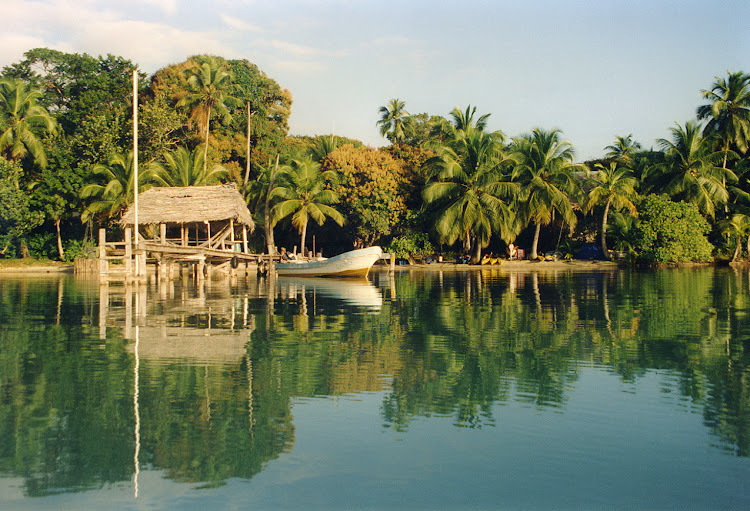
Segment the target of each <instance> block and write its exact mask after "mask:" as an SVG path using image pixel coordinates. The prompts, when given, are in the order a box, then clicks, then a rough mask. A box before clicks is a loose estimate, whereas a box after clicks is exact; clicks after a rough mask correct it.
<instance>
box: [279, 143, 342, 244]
mask: <svg viewBox="0 0 750 511" xmlns="http://www.w3.org/2000/svg"><path fill="white" fill-rule="evenodd" d="M334 176H335V174H334V172H333V171H325V172H321V171H320V164H319V163H317V162H316V161H314V160H313V159H312V158H311V157H310V156H305V157H301V158H296V159H294V160H292V162H291V163H290V164H289V165H288V166H286V167H285V168H284V169H283V171H282V172H281V173H280V175H279V185H278V186H275V187H274V188H273V190H271V192H270V194H269V195H270V198H271V199H272V200H277V201H278V202H277V203H276V205H275V206H273V208H272V209H271V215H272V220H271V227H273V226H275V225H276V224H277V223H278V222H279V221H280V220H281V219H283V218H286V217H287V216H289V215H292V225H293V226H294V227H296V228H297V230H298V232H299V233H300V236H301V239H300V248H301V250H302V252H303V253H304V251H305V235H306V234H307V223H308V222H309V220H310V218H312V219H313V220H315V221H316V222H317V223H318V225H323V223H324V222H325V220H326V218H331V219H332V220H333V221H334V222H336V223H337V224H338V225H343V224H344V217H343V215H342V214H341V213H339V212H338V211H336V210H335V209H334V208H332V207H331V206H329V204H335V203H337V202H338V195H337V194H336V193H335V192H334V191H333V190H331V189H330V188H327V186H326V185H327V184H328V183H329V182H330V181H331V180H332V179H333V178H334Z"/></svg>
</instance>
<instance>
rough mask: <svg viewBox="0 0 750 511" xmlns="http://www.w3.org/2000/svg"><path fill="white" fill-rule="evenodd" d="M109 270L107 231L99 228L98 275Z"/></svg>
mask: <svg viewBox="0 0 750 511" xmlns="http://www.w3.org/2000/svg"><path fill="white" fill-rule="evenodd" d="M107 271H109V262H108V261H107V231H106V230H105V229H99V275H104V274H106V273H107Z"/></svg>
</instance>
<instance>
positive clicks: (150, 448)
mask: <svg viewBox="0 0 750 511" xmlns="http://www.w3.org/2000/svg"><path fill="white" fill-rule="evenodd" d="M685 297H690V299H689V300H688V299H686V298H685ZM0 298H2V301H1V302H0V474H3V475H14V476H17V477H22V478H23V481H24V483H23V491H24V493H25V494H26V495H28V496H42V495H50V494H55V493H59V492H73V491H82V490H89V489H94V488H104V487H107V485H110V484H116V483H119V482H123V481H124V482H127V481H129V480H132V482H133V487H134V488H133V491H134V495H135V496H136V497H138V494H139V489H138V488H139V486H138V484H139V474H142V473H143V472H145V471H148V470H161V471H163V472H164V474H165V475H166V476H167V477H168V478H170V479H172V480H176V481H185V482H191V483H197V484H198V485H200V486H201V487H217V486H221V485H223V484H225V483H226V481H228V480H230V479H232V478H243V479H250V478H253V476H255V475H256V474H258V473H259V472H261V471H262V470H263V469H264V468H265V467H266V466H267V465H268V464H269V462H270V461H271V460H274V459H278V458H280V457H283V455H284V454H285V453H291V452H292V451H293V449H294V446H295V441H296V431H295V425H294V423H293V420H292V406H293V403H294V402H298V401H299V399H301V398H312V397H320V396H341V395H357V394H361V393H374V394H372V395H376V396H379V398H380V399H381V400H382V402H381V405H380V414H381V417H380V419H381V421H382V427H383V428H388V429H391V430H392V431H394V432H395V433H397V434H399V435H406V434H408V433H409V432H410V430H411V429H412V428H413V427H414V424H415V422H417V423H419V422H420V421H423V420H426V419H428V418H430V419H431V418H441V417H448V418H450V422H451V423H452V424H453V425H454V426H456V427H457V428H462V430H464V431H467V430H468V429H471V430H475V431H478V430H481V429H488V428H489V429H492V428H493V427H497V426H498V422H499V419H498V417H497V414H498V410H503V408H502V407H506V408H507V407H516V406H520V407H528V408H531V409H534V410H538V411H539V412H540V413H546V412H554V413H559V414H568V413H572V412H571V411H570V410H569V403H570V399H571V396H572V395H580V394H581V393H585V392H593V393H595V391H596V389H590V388H588V387H586V385H587V384H586V383H585V382H582V381H581V374H582V368H587V369H590V368H596V369H597V370H598V371H601V372H602V373H604V374H607V375H616V376H617V378H618V379H619V380H620V381H621V382H624V383H625V384H628V385H630V386H631V388H632V389H633V390H632V392H634V394H637V392H638V384H639V382H640V381H644V380H648V381H652V380H654V379H655V377H656V376H658V377H659V378H660V379H659V384H660V385H662V392H663V393H664V394H670V395H679V396H680V400H678V402H682V403H688V404H689V406H688V405H684V406H685V407H686V409H687V410H689V411H690V413H694V412H695V411H697V412H699V413H701V414H702V422H703V424H704V426H705V428H706V429H707V431H709V432H710V435H711V437H712V438H711V439H710V440H706V444H709V445H710V446H711V447H712V448H713V449H716V450H717V451H721V452H725V453H728V454H733V455H736V456H738V457H747V456H749V455H750V440H749V436H748V434H749V433H750V398H749V396H750V370H749V369H748V367H749V365H748V358H747V353H748V349H747V348H748V344H749V343H750V324H748V321H750V314H749V312H750V277H749V276H748V273H747V271H744V270H743V271H740V270H736V271H735V270H714V269H700V270H684V271H663V272H636V271H617V272H590V273H583V272H579V273H568V272H555V271H550V272H543V271H540V272H531V273H518V272H508V271H506V270H503V269H499V268H498V269H494V268H493V269H487V270H480V271H467V272H463V271H461V272H458V271H457V272H434V273H420V272H411V273H409V272H404V273H397V274H395V275H389V274H387V273H375V274H374V275H372V283H370V282H367V281H362V282H356V281H344V282H341V281H331V280H325V279H292V278H278V279H275V278H267V279H266V278H261V279H258V280H257V281H256V280H255V279H250V280H248V282H247V283H245V282H242V281H240V282H229V283H228V282H226V281H224V282H212V281H207V282H205V283H203V284H202V285H198V286H196V285H194V284H192V283H182V282H180V281H173V282H169V283H159V284H153V285H150V286H146V285H140V286H131V287H122V288H117V287H115V286H110V287H107V286H101V287H100V286H98V285H97V284H95V283H94V284H90V283H87V282H84V281H76V280H72V279H59V280H38V281H29V280H22V279H19V280H11V279H4V280H0ZM649 406H653V405H649ZM662 406H670V407H671V406H674V405H673V404H672V403H671V402H670V404H669V405H666V404H662ZM652 410H653V408H648V409H646V408H644V409H641V410H637V409H634V410H629V411H628V412H627V413H632V414H642V416H644V417H645V416H647V415H646V414H648V413H651V411H652ZM623 413H625V412H623ZM435 420H437V419H435ZM602 420H604V419H602ZM632 420H633V421H637V420H638V419H637V417H633V418H632ZM644 422H646V421H644ZM320 427H325V425H321V426H320ZM525 427H527V428H533V427H534V424H533V423H532V424H527V425H526V426H525ZM586 427H587V428H591V429H592V430H594V431H596V430H597V428H598V427H599V426H598V425H597V424H595V423H588V424H587V426H586ZM467 428H468V429H467ZM499 429H502V428H499ZM454 430H456V431H459V430H458V429H456V428H454ZM362 434H363V435H366V433H364V432H363V433H362ZM644 434H645V435H647V434H648V432H647V431H646V432H644ZM451 438H453V437H449V438H447V439H446V438H435V439H434V443H435V445H440V444H443V443H445V442H450V441H451ZM606 441H607V442H613V441H615V440H614V439H612V438H607V440H606ZM361 442H362V443H363V444H367V442H368V438H367V437H366V436H363V437H362V439H361ZM509 442H512V438H510V439H509ZM705 447H706V445H699V446H695V449H696V450H697V451H701V450H703V449H705ZM564 448H565V446H563V445H561V446H560V449H564ZM467 456H470V453H467ZM468 460H470V458H467V460H466V463H468V462H469V461H468ZM625 462H627V461H625ZM571 463H575V460H571ZM457 464H458V465H460V466H465V465H462V463H457ZM446 470H447V469H446ZM477 470H482V467H477Z"/></svg>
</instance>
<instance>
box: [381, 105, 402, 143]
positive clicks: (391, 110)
mask: <svg viewBox="0 0 750 511" xmlns="http://www.w3.org/2000/svg"><path fill="white" fill-rule="evenodd" d="M378 113H379V114H380V120H378V122H376V123H375V125H376V126H380V134H381V135H383V136H384V137H386V138H387V139H388V140H390V141H391V143H393V144H398V143H399V142H401V141H402V140H403V139H404V137H405V133H404V129H405V127H406V123H407V122H408V118H409V112H407V111H406V103H404V102H403V101H401V100H399V99H396V98H392V99H390V100H389V101H388V104H387V105H386V106H381V107H380V109H379V110H378Z"/></svg>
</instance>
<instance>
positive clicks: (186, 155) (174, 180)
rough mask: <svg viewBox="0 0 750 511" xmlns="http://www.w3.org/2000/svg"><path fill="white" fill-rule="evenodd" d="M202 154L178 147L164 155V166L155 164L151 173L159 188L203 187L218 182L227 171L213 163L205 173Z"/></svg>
mask: <svg viewBox="0 0 750 511" xmlns="http://www.w3.org/2000/svg"><path fill="white" fill-rule="evenodd" d="M204 158H205V156H204V153H203V151H201V150H200V148H198V147H196V148H195V149H193V152H190V151H188V150H187V149H186V148H184V147H178V148H177V149H175V150H174V151H173V152H171V153H167V154H165V155H164V160H165V165H162V164H160V163H155V164H154V166H153V173H154V175H155V178H156V179H157V182H158V183H159V184H160V185H161V186H205V185H211V184H214V183H217V182H220V181H221V180H222V179H224V178H225V177H226V176H227V173H228V171H227V169H226V168H225V167H224V166H223V165H219V164H218V163H215V164H213V165H211V169H210V170H209V171H208V172H206V166H205V161H204Z"/></svg>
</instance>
